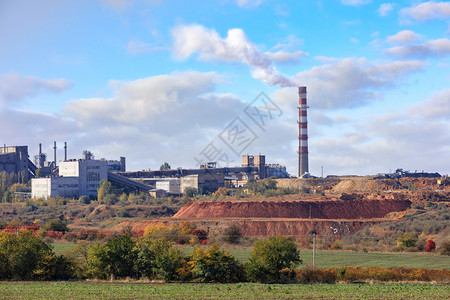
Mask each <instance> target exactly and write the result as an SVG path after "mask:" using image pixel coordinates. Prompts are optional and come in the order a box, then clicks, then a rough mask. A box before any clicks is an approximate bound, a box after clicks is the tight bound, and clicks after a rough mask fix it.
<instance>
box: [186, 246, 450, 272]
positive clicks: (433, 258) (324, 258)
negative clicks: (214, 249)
mask: <svg viewBox="0 0 450 300" xmlns="http://www.w3.org/2000/svg"><path fill="white" fill-rule="evenodd" d="M192 251H193V248H183V252H184V253H185V254H186V255H187V254H190V253H191V252H192ZM227 251H229V252H230V253H231V254H232V255H233V256H234V257H236V258H237V259H239V260H240V261H242V262H246V261H248V257H249V256H250V252H251V250H250V249H227ZM300 258H301V259H302V260H303V266H307V265H312V260H313V254H312V251H300ZM316 266H317V267H320V268H334V267H345V266H353V267H356V266H361V267H369V266H379V267H409V268H428V269H450V256H443V255H439V254H435V253H365V252H345V251H317V252H316Z"/></svg>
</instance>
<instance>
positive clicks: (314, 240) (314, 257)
mask: <svg viewBox="0 0 450 300" xmlns="http://www.w3.org/2000/svg"><path fill="white" fill-rule="evenodd" d="M315 268H316V232H315V231H314V233H313V269H315Z"/></svg>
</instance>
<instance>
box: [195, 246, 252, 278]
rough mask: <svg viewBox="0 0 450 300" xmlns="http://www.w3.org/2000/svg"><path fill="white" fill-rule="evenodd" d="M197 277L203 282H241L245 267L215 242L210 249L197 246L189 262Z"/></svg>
mask: <svg viewBox="0 0 450 300" xmlns="http://www.w3.org/2000/svg"><path fill="white" fill-rule="evenodd" d="M188 264H190V265H191V266H192V273H193V275H194V277H195V278H197V279H199V280H201V281H203V282H239V281H243V280H244V268H243V266H242V265H241V264H240V263H239V261H238V260H236V259H235V258H234V257H233V256H232V255H231V254H230V253H228V252H227V251H225V250H222V249H220V248H219V245H217V244H213V245H211V246H210V247H209V248H208V249H206V250H203V249H201V248H196V249H195V250H194V253H192V254H191V256H190V261H189V262H188Z"/></svg>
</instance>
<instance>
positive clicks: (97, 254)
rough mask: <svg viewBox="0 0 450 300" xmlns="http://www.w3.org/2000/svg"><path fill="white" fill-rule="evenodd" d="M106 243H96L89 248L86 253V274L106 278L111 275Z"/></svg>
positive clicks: (90, 276)
mask: <svg viewBox="0 0 450 300" xmlns="http://www.w3.org/2000/svg"><path fill="white" fill-rule="evenodd" d="M107 255H108V254H107V248H106V245H101V244H99V243H96V244H94V245H92V246H90V247H89V248H88V251H87V255H86V276H87V277H89V278H98V279H106V278H108V275H109V270H108V257H107Z"/></svg>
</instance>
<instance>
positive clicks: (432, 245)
mask: <svg viewBox="0 0 450 300" xmlns="http://www.w3.org/2000/svg"><path fill="white" fill-rule="evenodd" d="M427 243H428V245H427V247H426V248H425V250H427V252H431V250H434V249H436V244H435V243H434V241H433V240H428V241H427Z"/></svg>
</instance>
